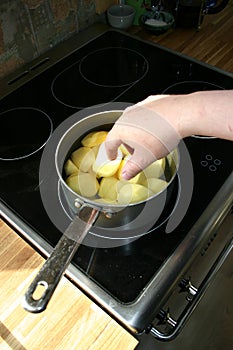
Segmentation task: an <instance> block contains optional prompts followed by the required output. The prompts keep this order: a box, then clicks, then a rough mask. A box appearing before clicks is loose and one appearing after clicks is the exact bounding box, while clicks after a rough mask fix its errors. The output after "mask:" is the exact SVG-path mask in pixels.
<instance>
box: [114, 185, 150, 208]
mask: <svg viewBox="0 0 233 350" xmlns="http://www.w3.org/2000/svg"><path fill="white" fill-rule="evenodd" d="M149 196H151V191H150V190H149V189H148V188H146V187H145V186H142V185H139V184H130V183H128V184H126V185H124V186H122V187H121V189H120V191H119V194H118V198H117V199H118V202H119V203H120V204H124V205H125V204H129V203H136V202H140V201H143V200H145V199H147V198H148V197H149Z"/></svg>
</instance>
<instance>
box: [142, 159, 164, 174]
mask: <svg viewBox="0 0 233 350" xmlns="http://www.w3.org/2000/svg"><path fill="white" fill-rule="evenodd" d="M165 165H166V158H161V159H158V160H156V161H155V162H153V163H152V164H150V165H149V166H148V167H147V168H146V169H144V174H145V176H146V177H147V178H158V177H161V176H162V175H163V174H164V170H165Z"/></svg>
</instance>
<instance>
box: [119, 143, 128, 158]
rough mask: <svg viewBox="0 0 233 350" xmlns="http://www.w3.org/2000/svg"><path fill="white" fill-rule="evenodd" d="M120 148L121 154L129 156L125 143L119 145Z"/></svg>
mask: <svg viewBox="0 0 233 350" xmlns="http://www.w3.org/2000/svg"><path fill="white" fill-rule="evenodd" d="M119 148H120V150H121V152H122V154H123V156H124V157H125V156H126V157H127V156H130V152H129V151H128V150H127V148H126V147H125V145H123V144H122V145H120V147H119Z"/></svg>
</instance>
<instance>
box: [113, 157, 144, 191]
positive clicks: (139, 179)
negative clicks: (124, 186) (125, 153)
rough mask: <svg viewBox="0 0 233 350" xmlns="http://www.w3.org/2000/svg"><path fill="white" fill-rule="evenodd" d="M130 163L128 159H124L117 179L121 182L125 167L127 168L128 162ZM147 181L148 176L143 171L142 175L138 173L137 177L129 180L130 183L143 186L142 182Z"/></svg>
mask: <svg viewBox="0 0 233 350" xmlns="http://www.w3.org/2000/svg"><path fill="white" fill-rule="evenodd" d="M127 161H128V158H127V157H126V158H124V159H122V161H121V163H120V166H119V168H118V170H117V177H118V179H119V180H121V174H122V170H123V167H124V166H125V164H126V162H127ZM145 179H146V176H145V174H144V172H143V171H141V172H140V173H138V174H137V175H136V176H134V177H132V178H131V179H130V180H128V182H129V183H133V184H141V185H142V182H143V181H144V180H145Z"/></svg>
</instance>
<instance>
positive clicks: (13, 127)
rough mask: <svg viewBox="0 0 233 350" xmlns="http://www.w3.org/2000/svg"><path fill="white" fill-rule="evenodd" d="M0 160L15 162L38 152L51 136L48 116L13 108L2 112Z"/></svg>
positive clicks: (32, 110)
mask: <svg viewBox="0 0 233 350" xmlns="http://www.w3.org/2000/svg"><path fill="white" fill-rule="evenodd" d="M0 120H1V138H0V160H17V159H22V158H26V157H29V156H31V155H32V154H34V153H36V152H37V151H39V150H40V149H41V148H42V147H43V146H44V145H45V144H46V142H47V141H48V139H49V137H50V136H51V134H52V129H53V127H52V121H51V119H50V118H49V116H48V115H47V114H46V113H44V112H42V111H41V110H39V109H36V108H27V107H21V108H14V109H10V110H7V111H5V112H2V113H1V114H0Z"/></svg>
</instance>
